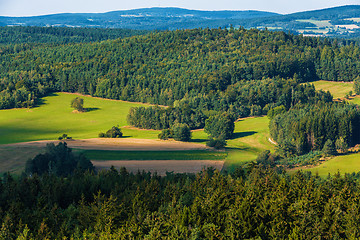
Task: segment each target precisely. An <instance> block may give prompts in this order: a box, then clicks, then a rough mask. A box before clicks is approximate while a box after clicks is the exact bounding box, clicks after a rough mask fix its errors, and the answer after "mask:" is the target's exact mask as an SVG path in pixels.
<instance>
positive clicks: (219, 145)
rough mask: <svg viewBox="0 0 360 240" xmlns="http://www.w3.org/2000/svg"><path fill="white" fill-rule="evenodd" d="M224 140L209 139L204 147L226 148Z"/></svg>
mask: <svg viewBox="0 0 360 240" xmlns="http://www.w3.org/2000/svg"><path fill="white" fill-rule="evenodd" d="M226 144H227V143H226V141H225V139H214V138H210V139H209V141H207V142H206V146H208V147H213V148H215V149H220V148H224V147H225V146H226Z"/></svg>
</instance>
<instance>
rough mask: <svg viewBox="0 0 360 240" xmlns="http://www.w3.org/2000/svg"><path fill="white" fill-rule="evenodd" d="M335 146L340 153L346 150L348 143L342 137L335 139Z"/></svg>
mask: <svg viewBox="0 0 360 240" xmlns="http://www.w3.org/2000/svg"><path fill="white" fill-rule="evenodd" d="M335 147H336V150H338V151H340V152H341V153H347V151H348V144H347V143H346V141H345V140H344V138H343V137H340V138H338V139H336V142H335Z"/></svg>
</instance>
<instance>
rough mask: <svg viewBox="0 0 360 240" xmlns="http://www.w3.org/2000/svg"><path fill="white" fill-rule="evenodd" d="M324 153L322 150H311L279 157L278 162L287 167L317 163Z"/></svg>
mask: <svg viewBox="0 0 360 240" xmlns="http://www.w3.org/2000/svg"><path fill="white" fill-rule="evenodd" d="M322 155H323V154H322V152H321V151H311V152H309V153H306V154H304V155H301V156H293V157H286V158H281V159H279V162H278V164H281V165H282V166H284V167H286V168H293V167H299V166H309V165H317V164H318V163H319V160H320V158H321V157H322Z"/></svg>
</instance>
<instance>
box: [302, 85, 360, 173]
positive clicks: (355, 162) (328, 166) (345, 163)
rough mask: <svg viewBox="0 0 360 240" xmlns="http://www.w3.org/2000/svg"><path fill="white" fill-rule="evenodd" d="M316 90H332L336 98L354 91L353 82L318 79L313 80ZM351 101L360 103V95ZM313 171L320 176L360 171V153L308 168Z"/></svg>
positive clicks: (339, 157)
mask: <svg viewBox="0 0 360 240" xmlns="http://www.w3.org/2000/svg"><path fill="white" fill-rule="evenodd" d="M312 84H314V86H315V88H316V90H320V89H321V90H325V91H330V93H331V94H332V95H333V96H334V99H335V98H343V97H344V96H345V95H346V94H347V93H349V92H350V91H353V83H342V82H330V81H316V82H312ZM349 102H352V103H355V104H360V97H359V96H357V97H355V98H352V99H351V100H349ZM305 170H309V171H311V172H313V173H318V174H319V176H327V175H328V174H329V173H331V174H334V173H337V172H338V171H340V173H351V172H354V171H355V172H357V171H360V153H358V154H349V155H344V156H338V157H335V158H332V159H330V160H328V161H326V162H324V163H322V164H321V165H319V166H316V167H314V168H306V169H305Z"/></svg>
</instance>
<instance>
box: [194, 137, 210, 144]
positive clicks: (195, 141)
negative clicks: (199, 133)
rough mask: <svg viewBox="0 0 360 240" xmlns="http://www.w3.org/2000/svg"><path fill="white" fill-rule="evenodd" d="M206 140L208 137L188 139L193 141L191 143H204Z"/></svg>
mask: <svg viewBox="0 0 360 240" xmlns="http://www.w3.org/2000/svg"><path fill="white" fill-rule="evenodd" d="M207 141H208V139H199V138H196V139H191V140H190V142H193V143H205V142H207Z"/></svg>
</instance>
